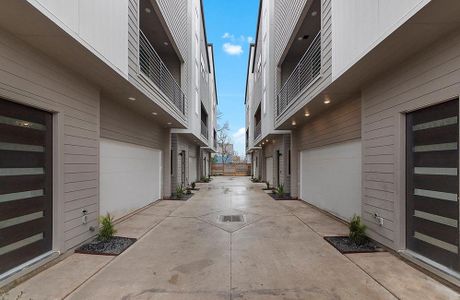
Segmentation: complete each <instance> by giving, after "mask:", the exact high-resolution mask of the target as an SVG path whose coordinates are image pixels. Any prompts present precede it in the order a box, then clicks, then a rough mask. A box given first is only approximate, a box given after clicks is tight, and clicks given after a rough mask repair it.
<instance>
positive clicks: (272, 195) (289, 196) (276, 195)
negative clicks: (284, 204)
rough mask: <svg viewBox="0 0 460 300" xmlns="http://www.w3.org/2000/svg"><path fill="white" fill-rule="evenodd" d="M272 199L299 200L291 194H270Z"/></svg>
mask: <svg viewBox="0 0 460 300" xmlns="http://www.w3.org/2000/svg"><path fill="white" fill-rule="evenodd" d="M267 195H269V196H270V197H272V198H273V199H275V200H297V197H292V196H291V194H288V193H285V194H282V195H280V194H275V193H268V194H267Z"/></svg>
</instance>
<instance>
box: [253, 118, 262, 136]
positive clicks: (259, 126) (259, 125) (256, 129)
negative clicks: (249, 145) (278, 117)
mask: <svg viewBox="0 0 460 300" xmlns="http://www.w3.org/2000/svg"><path fill="white" fill-rule="evenodd" d="M261 134H262V122H259V123H257V125H256V127H254V141H255V140H257V139H258V138H259V137H260V135H261Z"/></svg>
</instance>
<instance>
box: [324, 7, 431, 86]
mask: <svg viewBox="0 0 460 300" xmlns="http://www.w3.org/2000/svg"><path fill="white" fill-rule="evenodd" d="M429 2H430V0H332V78H333V79H335V78H337V77H339V76H340V75H341V74H342V73H343V72H345V71H346V70H347V69H348V68H349V67H350V66H352V65H353V64H354V63H356V62H357V61H358V60H359V59H360V58H361V57H363V56H364V55H365V54H366V53H368V52H369V51H370V50H372V49H373V48H374V47H375V46H376V45H378V44H379V43H380V42H381V41H382V40H384V39H385V38H386V37H387V36H388V35H389V34H391V33H392V32H393V31H394V30H395V29H397V28H398V27H399V26H401V25H402V24H403V23H404V22H406V21H407V20H408V19H409V18H410V17H411V16H413V15H414V14H415V13H416V12H418V11H419V10H420V9H421V8H423V6H425V5H426V4H428V3H429Z"/></svg>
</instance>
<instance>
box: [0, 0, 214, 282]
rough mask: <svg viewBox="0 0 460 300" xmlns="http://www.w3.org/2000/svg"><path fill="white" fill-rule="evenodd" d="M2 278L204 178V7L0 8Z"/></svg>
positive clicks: (208, 106) (210, 90)
mask: <svg viewBox="0 0 460 300" xmlns="http://www.w3.org/2000/svg"><path fill="white" fill-rule="evenodd" d="M0 6H1V9H0V107H1V108H0V282H6V281H8V280H12V279H14V278H15V277H18V276H20V275H22V274H24V272H27V271H29V270H31V269H33V268H35V267H37V266H39V265H40V264H43V263H45V262H47V261H49V260H50V259H52V258H54V257H56V256H57V255H59V254H60V253H64V252H66V251H68V250H69V249H72V248H74V247H75V246H77V245H79V244H81V243H83V242H84V241H87V240H88V239H90V238H92V237H93V236H94V235H95V233H96V231H97V228H98V218H99V216H100V215H104V214H106V213H110V214H112V215H113V216H114V217H115V218H116V219H119V218H122V217H123V216H126V215H127V214H130V213H132V212H134V211H136V210H138V209H140V208H142V207H144V206H146V205H148V204H150V203H152V202H154V201H156V200H158V199H161V198H162V197H165V196H170V195H171V193H172V192H174V191H175V189H176V187H177V186H178V185H187V184H190V183H191V182H192V181H195V180H197V178H200V177H203V176H208V175H209V173H210V164H209V161H210V153H212V152H214V151H215V142H214V138H215V134H214V132H215V129H214V127H215V122H216V117H215V116H216V110H217V108H216V106H217V96H216V88H215V78H214V76H215V69H214V63H213V48H212V45H210V44H208V43H207V39H206V32H205V22H204V16H203V7H202V3H201V1H200V0H188V1H185V0H184V1H167V0H125V1H111V0H100V1H86V0H71V1H59V0H46V1H45V0H27V1H26V0H19V1H18V0H7V1H2V3H1V4H0Z"/></svg>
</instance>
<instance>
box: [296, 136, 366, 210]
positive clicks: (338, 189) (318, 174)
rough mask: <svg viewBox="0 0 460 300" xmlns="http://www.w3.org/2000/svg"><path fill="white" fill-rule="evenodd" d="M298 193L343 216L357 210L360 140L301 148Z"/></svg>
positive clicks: (322, 207)
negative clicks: (307, 148) (313, 147)
mask: <svg viewBox="0 0 460 300" xmlns="http://www.w3.org/2000/svg"><path fill="white" fill-rule="evenodd" d="M300 197H301V199H303V200H304V201H307V202H309V203H311V204H313V205H315V206H317V207H320V208H321V209H324V210H327V211H329V212H331V213H333V214H335V215H337V216H339V217H341V218H343V219H350V218H351V217H352V216H353V215H354V214H360V213H361V142H360V141H352V142H347V143H341V144H336V145H331V146H327V147H323V148H318V149H312V150H305V151H302V152H301V168H300Z"/></svg>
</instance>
